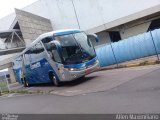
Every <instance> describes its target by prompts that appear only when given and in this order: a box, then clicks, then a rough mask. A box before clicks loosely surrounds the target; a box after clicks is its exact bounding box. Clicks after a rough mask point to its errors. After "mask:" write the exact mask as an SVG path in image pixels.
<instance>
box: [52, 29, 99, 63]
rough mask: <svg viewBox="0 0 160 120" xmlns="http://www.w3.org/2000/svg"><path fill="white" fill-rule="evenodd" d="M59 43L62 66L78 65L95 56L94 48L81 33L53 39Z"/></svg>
mask: <svg viewBox="0 0 160 120" xmlns="http://www.w3.org/2000/svg"><path fill="white" fill-rule="evenodd" d="M54 39H55V41H57V42H58V43H60V44H59V45H60V51H59V52H60V56H61V58H62V59H63V60H62V61H63V62H64V64H78V63H82V62H85V61H88V60H90V59H93V58H94V57H95V56H96V53H95V50H94V47H93V45H92V43H91V41H90V39H89V38H87V35H86V34H85V33H83V32H80V33H74V34H68V35H63V36H56V37H54Z"/></svg>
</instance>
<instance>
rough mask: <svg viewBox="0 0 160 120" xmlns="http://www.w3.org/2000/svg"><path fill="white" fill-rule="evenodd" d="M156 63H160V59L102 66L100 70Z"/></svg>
mask: <svg viewBox="0 0 160 120" xmlns="http://www.w3.org/2000/svg"><path fill="white" fill-rule="evenodd" d="M156 64H160V61H158V60H152V61H143V62H137V63H129V64H124V65H118V67H101V68H100V69H99V71H103V70H112V69H120V68H130V67H139V66H147V65H156Z"/></svg>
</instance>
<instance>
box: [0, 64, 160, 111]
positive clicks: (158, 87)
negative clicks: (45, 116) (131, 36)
mask: <svg viewBox="0 0 160 120" xmlns="http://www.w3.org/2000/svg"><path fill="white" fill-rule="evenodd" d="M30 89H31V90H35V89H43V90H48V89H49V90H53V92H51V94H46V95H17V96H11V97H5V98H2V97H1V98H0V113H63V114H66V113H160V102H159V101H160V66H157V65H156V66H146V67H136V68H125V69H124V68H123V69H118V70H108V71H99V72H96V73H93V74H91V75H89V76H87V77H86V80H81V82H77V81H76V82H70V83H65V84H64V85H63V86H62V87H61V88H57V87H53V86H45V87H42V86H39V87H37V86H36V87H32V88H30Z"/></svg>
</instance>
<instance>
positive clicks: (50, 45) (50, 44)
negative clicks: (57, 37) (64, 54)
mask: <svg viewBox="0 0 160 120" xmlns="http://www.w3.org/2000/svg"><path fill="white" fill-rule="evenodd" d="M42 42H43V44H44V46H45V48H46V50H47V52H48V54H49V55H50V56H51V58H52V59H53V60H54V61H55V62H58V63H62V61H61V58H60V56H59V52H58V49H57V46H56V42H55V41H53V40H52V38H45V39H43V40H42Z"/></svg>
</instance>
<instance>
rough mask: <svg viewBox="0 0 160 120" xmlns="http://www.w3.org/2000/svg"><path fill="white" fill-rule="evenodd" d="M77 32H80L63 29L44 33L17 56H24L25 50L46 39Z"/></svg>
mask: <svg viewBox="0 0 160 120" xmlns="http://www.w3.org/2000/svg"><path fill="white" fill-rule="evenodd" d="M77 32H81V30H79V29H63V30H56V31H51V32H48V33H44V34H42V35H40V36H39V37H38V38H37V39H36V40H34V41H33V42H32V43H31V44H30V46H28V47H27V48H26V49H24V50H23V51H22V52H21V53H20V54H19V55H18V56H21V55H22V54H24V53H25V52H26V51H27V50H29V49H30V48H31V47H32V46H34V45H35V44H36V43H37V42H39V41H40V40H42V39H44V38H46V37H52V36H61V35H68V34H72V33H77ZM18 56H17V57H18Z"/></svg>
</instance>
